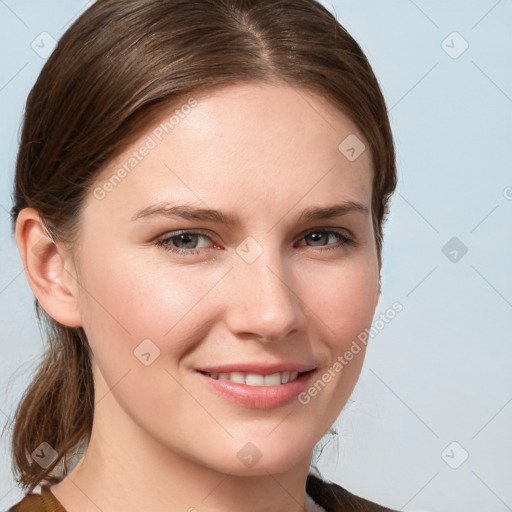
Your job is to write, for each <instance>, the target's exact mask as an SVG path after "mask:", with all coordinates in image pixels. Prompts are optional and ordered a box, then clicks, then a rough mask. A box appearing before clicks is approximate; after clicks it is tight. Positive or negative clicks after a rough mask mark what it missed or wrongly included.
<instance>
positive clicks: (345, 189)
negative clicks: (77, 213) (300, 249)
mask: <svg viewBox="0 0 512 512" xmlns="http://www.w3.org/2000/svg"><path fill="white" fill-rule="evenodd" d="M367 146H368V145H367V143H366V141H365V139H364V137H363V135H362V133H361V132H360V131H359V129H358V128H357V127H356V125H355V124H354V123H353V122H352V121H351V120H350V118H349V117H348V116H346V115H345V114H344V113H343V112H341V111H340V110H339V109H337V108H335V106H334V105H332V104H331V103H330V102H329V101H327V100H326V99H325V98H323V97H321V96H319V95H317V94H313V93H311V92H307V91H305V90H303V89H299V88H295V87H290V86H288V85H270V84H263V83H259V82H255V83H244V84H236V85H230V86H226V87H223V88H221V89H217V90H215V91H214V92H211V91H210V92H203V93H202V94H198V95H194V94H191V95H189V96H187V97H186V98H184V99H183V100H182V102H181V103H179V102H178V103H174V104H173V106H172V107H170V108H168V109H166V110H164V111H162V112H161V115H160V116H158V117H157V118H156V119H155V121H154V122H153V123H152V124H151V125H150V126H149V127H148V128H147V129H146V130H145V131H144V132H143V133H142V134H141V135H140V136H139V137H138V139H137V140H135V141H134V142H133V143H132V144H131V145H130V147H129V148H127V149H126V150H125V151H124V152H123V153H122V154H120V155H119V156H118V157H117V158H116V159H115V160H114V161H112V162H111V163H110V164H109V165H108V166H107V167H106V168H105V169H104V170H103V172H102V173H101V174H100V176H99V177H98V180H97V183H96V185H95V188H97V187H101V188H102V191H105V192H106V193H105V194H104V199H103V200H102V201H100V203H101V205H100V208H102V209H107V210H108V209H109V210H110V214H112V215H116V216H124V218H128V216H130V215H131V214H132V213H133V212H134V211H135V210H137V209H140V208H141V207H144V206H147V204H146V203H149V202H151V203H156V202H163V201H170V202H172V201H174V200H176V201H178V200H179V201H187V202H189V203H190V202H192V203H196V204H198V205H199V204H201V203H202V206H208V207H216V206H219V207H220V206H222V207H223V208H229V209H231V210H239V209H240V208H241V207H242V206H243V205H247V206H248V207H249V208H248V210H250V205H251V204H252V205H254V204H258V208H259V215H264V214H267V213H268V214H270V213H271V212H273V211H276V212H277V211H279V212H280V213H282V211H283V208H284V207H285V206H286V207H290V206H292V205H294V204H297V203H298V202H300V203H301V204H302V206H307V205H309V204H310V203H312V202H316V203H318V202H319V201H323V202H329V201H330V202H334V201H339V200H340V199H343V200H353V201H358V202H366V203H367V204H369V201H370V195H371V181H372V177H373V170H372V159H371V154H370V151H369V149H368V148H367ZM347 149H348V150H349V152H348V153H347ZM354 152H355V157H356V158H354ZM89 199H91V198H89ZM214 203H215V204H214ZM105 213H107V212H105Z"/></svg>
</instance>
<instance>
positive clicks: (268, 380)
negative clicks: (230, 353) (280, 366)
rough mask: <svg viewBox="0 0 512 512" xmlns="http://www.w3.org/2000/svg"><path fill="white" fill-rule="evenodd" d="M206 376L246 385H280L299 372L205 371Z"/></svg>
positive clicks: (295, 377)
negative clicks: (262, 373) (268, 373)
mask: <svg viewBox="0 0 512 512" xmlns="http://www.w3.org/2000/svg"><path fill="white" fill-rule="evenodd" d="M207 375H208V377H211V378H212V379H217V380H229V381H231V382H235V383H237V384H247V385H248V386H280V385H281V384H286V383H287V382H292V381H294V380H295V379H297V377H298V376H299V372H296V371H293V372H280V373H273V374H272V375H259V374H257V373H241V372H232V373H207Z"/></svg>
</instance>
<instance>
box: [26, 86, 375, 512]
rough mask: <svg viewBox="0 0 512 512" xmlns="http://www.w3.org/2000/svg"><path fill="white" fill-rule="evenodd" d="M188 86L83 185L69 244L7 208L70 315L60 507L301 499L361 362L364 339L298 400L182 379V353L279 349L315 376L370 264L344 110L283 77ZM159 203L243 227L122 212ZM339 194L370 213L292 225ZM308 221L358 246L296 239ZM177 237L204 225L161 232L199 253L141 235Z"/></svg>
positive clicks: (362, 181)
mask: <svg viewBox="0 0 512 512" xmlns="http://www.w3.org/2000/svg"><path fill="white" fill-rule="evenodd" d="M194 98H195V99H196V100H197V101H198V104H197V106H196V107H195V108H193V109H192V110H191V112H190V114H188V115H187V116H184V118H183V119H180V122H179V124H178V125H177V126H175V128H174V129H173V130H172V132H170V133H169V134H165V136H164V137H163V138H162V141H157V142H158V145H157V146H156V147H155V148H153V149H151V151H150V152H149V154H148V155H147V156H146V157H144V158H143V159H142V161H141V162H139V163H138V164H137V166H136V167H135V168H134V169H133V171H131V172H130V174H128V175H127V176H126V177H125V178H124V179H123V180H122V181H121V182H120V183H118V184H117V185H116V186H115V187H114V188H113V189H112V190H111V191H110V192H108V193H107V194H106V195H105V197H104V198H102V199H97V198H96V197H95V196H94V194H93V190H94V188H92V189H91V191H90V192H89V194H88V196H87V198H86V202H85V205H84V209H83V211H82V215H81V223H80V231H79V241H78V245H77V246H76V247H74V248H73V250H72V251H71V250H68V249H67V248H66V247H64V246H62V245H61V244H58V243H57V244H54V243H53V242H52V241H51V240H50V239H48V238H47V237H45V236H44V234H45V233H44V228H43V227H42V225H41V222H40V219H39V216H38V214H37V212H36V211H35V210H32V209H25V210H23V211H22V212H21V213H20V216H19V220H18V227H17V233H16V236H17V243H18V246H19V248H20V253H21V255H22V259H23V261H24V264H25V266H26V273H27V278H28V281H29V283H30V285H31V287H32V289H33V291H34V293H35V295H36V296H37V298H38V299H39V301H40V302H41V304H42V306H43V307H44V308H45V310H46V311H47V312H48V313H49V314H50V315H51V316H52V317H53V318H54V319H56V320H57V321H59V322H61V323H63V324H64V325H69V326H83V328H84V330H85V332H86V334H87V337H88V340H89V343H90V346H91V349H92V363H93V371H94V380H95V389H96V404H95V416H94V425H93V432H92V437H91V442H90V445H89V447H88V450H87V452H86V455H85V456H84V458H83V459H82V460H81V462H80V463H79V465H78V466H77V467H76V468H75V469H74V470H73V471H72V472H71V473H70V474H69V475H68V476H67V477H66V478H64V480H63V481H62V482H60V483H59V484H56V485H55V486H54V487H52V492H53V493H54V495H55V496H56V497H57V499H58V500H59V501H60V502H61V503H62V504H63V506H64V507H65V508H66V509H67V510H68V511H69V512H89V511H94V512H97V511H98V509H100V510H101V511H102V512H114V511H117V510H119V509H120V508H122V509H123V511H124V512H132V511H133V512H135V511H137V512H139V511H140V510H147V511H154V512H156V511H162V510H168V511H185V510H194V509H196V510H198V511H199V512H201V511H203V510H208V511H209V512H221V511H222V512H229V511H239V510H242V509H243V510H246V511H249V512H256V511H261V512H263V511H266V512H268V511H284V510H286V511H299V510H303V506H304V489H305V482H306V477H307V474H308V470H309V464H310V458H311V454H312V451H313V448H314V446H315V444H316V443H317V442H318V441H319V440H320V439H321V437H322V436H323V435H324V434H325V433H326V431H327V430H328V429H329V427H330V426H331V425H332V424H333V422H334V421H335V420H336V418H337V416H338V415H339V413H340V411H341V409H342V408H343V406H344V405H345V403H346V401H347V399H348V398H349V396H350V394H351V392H352V390H353V388H354V386H355V384H356V381H357V379H358V376H359V374H360V371H361V366H362V363H363V359H364V352H365V350H364V348H365V347H364V345H362V350H361V351H360V352H359V353H358V354H357V355H356V356H354V358H353V359H352V360H351V361H350V363H348V364H347V365H346V366H344V368H343V370H342V371H340V372H338V373H337V374H336V377H335V378H333V379H332V380H331V382H329V384H328V385H326V386H325V387H324V389H323V390H322V391H321V392H319V393H318V394H317V395H316V396H315V397H313V398H311V400H310V401H309V403H307V404H302V403H300V402H299V401H298V400H296V399H295V400H292V401H291V402H290V403H287V404H285V405H283V406H280V407H276V408H273V409H267V410H263V411H262V410H260V409H250V408H246V407H243V406H240V405H237V404H234V403H232V402H229V401H227V400H226V399H224V398H222V397H219V396H218V395H217V394H215V393H213V392H212V391H211V390H210V389H209V388H208V387H207V386H206V385H205V384H204V383H203V382H202V381H201V379H199V378H198V374H197V372H195V370H194V368H196V367H197V366H200V365H207V364H221V363H234V362H239V361H244V362H247V361H258V362H262V363H272V362H275V361H278V360H287V361H293V362H295V363H300V362H302V363H307V364H313V365H314V366H315V367H316V370H315V374H314V376H312V377H311V379H312V380H311V382H315V381H316V380H317V379H318V378H321V376H322V374H325V372H326V371H327V370H328V368H329V367H332V365H333V363H334V362H335V361H336V358H337V357H338V356H340V355H342V354H343V353H344V352H345V351H346V350H347V349H348V348H349V347H350V345H351V343H352V341H353V340H354V339H356V337H357V335H358V334H359V333H360V332H361V331H363V330H364V329H365V328H367V327H369V326H370V325H371V322H372V318H373V315H374V311H375V307H376V305H377V301H378V297H379V293H380V289H379V272H380V268H379V264H378V257H377V249H376V244H375V238H374V228H373V225H372V220H371V213H370V211H371V210H370V209H371V193H372V175H373V174H372V173H373V170H372V159H371V154H370V151H368V150H366V151H364V152H363V153H362V154H361V155H360V156H359V157H358V158H357V159H356V160H355V161H353V162H351V161H349V160H348V159H347V158H346V157H345V156H344V155H343V154H342V153H340V151H339V150H338V145H339V144H340V143H341V142H342V141H343V140H344V139H345V138H346V137H347V136H348V135H350V134H356V135H357V136H358V137H359V139H361V140H362V141H364V140H365V139H364V137H363V135H362V134H361V133H360V132H359V130H358V129H357V128H356V126H355V125H354V124H353V123H352V122H351V121H350V119H349V118H348V117H347V116H345V115H344V114H343V113H342V112H340V111H338V110H336V109H335V108H333V107H332V106H331V105H330V104H329V103H328V102H327V101H326V100H325V99H323V98H322V97H319V96H317V95H313V94H311V93H307V92H306V91H304V90H300V89H294V88H291V87H290V86H288V85H286V84H275V85H270V84H263V83H258V82H253V83H245V84H237V85H230V86H228V87H224V88H222V89H219V90H216V91H215V92H210V93H208V94H206V93H204V94H202V95H197V96H194ZM176 108H179V105H178V107H176V106H175V105H174V106H173V108H172V109H169V110H168V111H165V112H162V117H161V118H160V119H157V120H156V121H155V123H154V124H153V125H152V126H150V127H149V128H148V129H147V130H145V131H144V133H143V134H141V136H140V137H139V138H138V139H137V140H135V141H134V142H133V144H132V145H131V146H130V147H129V148H127V150H126V152H124V153H123V154H121V155H119V156H118V157H117V158H116V159H115V160H114V161H113V162H111V163H110V164H109V165H108V166H107V167H106V168H105V169H104V170H103V172H102V173H101V175H100V176H99V177H98V181H97V185H98V186H100V187H101V186H103V185H104V184H105V182H106V180H108V179H109V178H110V177H111V176H112V175H113V173H115V172H116V170H117V169H119V168H120V167H121V166H122V165H123V164H124V163H125V162H126V161H127V160H128V158H130V156H132V154H133V152H134V151H137V150H138V149H139V148H140V147H141V146H142V145H143V144H144V143H145V141H147V137H148V135H150V136H151V134H152V133H153V130H154V129H155V128H156V127H158V126H159V124H160V123H161V122H162V120H165V119H169V116H170V115H171V114H172V112H174V110H175V109H176ZM153 138H154V139H155V140H157V139H156V138H155V137H154V136H153ZM365 144H366V142H365ZM165 201H167V202H172V205H176V204H185V203H186V204H190V205H193V206H196V207H202V208H215V209H219V210H223V211H225V212H232V213H236V214H237V215H238V216H239V217H240V219H241V225H240V226H239V227H236V228H230V227H228V226H225V225H223V224H219V223H215V222H213V221H203V220H201V221H197V220H184V219H179V218H165V217H163V216H160V217H158V216H154V217H148V218H144V219H140V220H138V221H132V220H131V217H132V216H133V215H134V213H135V212H136V211H138V210H141V209H144V208H146V207H148V206H150V205H153V204H156V203H161V202H165ZM344 201H354V202H358V203H361V204H362V205H364V206H366V207H367V209H368V212H363V211H352V212H349V213H347V214H346V215H344V216H340V217H335V218H331V219H322V220H316V221H312V222H308V223H305V224H304V223H299V222H298V220H297V219H298V216H299V214H300V213H301V212H302V211H303V210H304V209H306V208H309V207H316V206H326V205H330V204H332V203H340V202H344ZM320 228H321V229H331V230H334V231H336V230H338V231H340V232H342V233H344V234H350V235H351V236H352V237H353V239H355V240H356V242H357V243H356V245H351V244H348V245H342V244H341V243H340V241H339V238H338V237H336V235H335V234H330V235H329V234H324V236H323V237H319V239H318V238H317V239H315V238H314V237H311V232H314V233H316V232H318V229H320ZM178 230H193V231H196V230H201V232H202V234H206V237H203V236H199V237H197V238H195V237H193V238H192V239H191V240H189V241H185V242H181V245H180V239H179V237H175V238H174V239H173V241H174V244H172V243H171V242H170V241H169V240H168V246H171V247H173V248H182V249H184V250H188V251H192V250H193V249H194V248H196V249H197V248H198V252H197V254H190V253H189V254H175V253H172V252H170V251H168V250H165V249H164V248H163V247H162V246H159V245H157V244H156V240H157V239H162V238H165V236H167V238H168V237H169V235H170V234H172V233H173V232H176V231H178ZM174 235H175V233H174ZM306 235H309V236H306ZM247 237H252V239H254V240H252V239H251V243H252V244H253V245H252V246H250V247H252V249H251V251H254V250H257V249H255V247H256V248H257V247H260V249H261V250H262V252H261V254H260V255H259V256H258V257H257V258H256V259H255V260H254V261H253V262H252V263H248V262H247V261H245V260H244V259H243V258H242V257H241V256H240V255H239V253H238V252H237V248H238V247H240V246H241V244H242V242H243V241H244V240H245V239H246V238H247ZM317 237H318V235H317ZM315 240H316V241H315ZM254 241H257V244H259V246H258V245H257V244H256V245H254V244H255V242H254ZM187 244H188V245H187ZM326 248H332V249H333V250H326ZM258 250H259V249H258ZM144 339H150V340H151V342H152V343H153V344H154V345H155V346H157V347H158V349H159V350H160V355H159V356H158V357H157V358H156V359H154V361H153V362H152V363H151V364H150V365H149V366H145V365H144V364H142V363H141V361H140V360H139V359H138V358H137V357H135V356H134V350H136V348H137V347H138V346H139V344H140V343H141V342H142V340H144ZM248 442H250V443H252V444H253V445H254V446H256V447H257V449H258V450H259V452H260V453H261V459H260V460H259V461H258V462H257V463H256V464H255V465H254V466H252V467H247V466H246V465H245V464H243V463H242V462H241V460H240V459H239V458H238V457H237V452H238V451H239V450H240V449H241V448H242V447H244V446H245V445H246V444H247V443H248ZM248 497H250V498H249V499H248ZM120 504H122V507H120ZM192 507H194V508H193V509H192Z"/></svg>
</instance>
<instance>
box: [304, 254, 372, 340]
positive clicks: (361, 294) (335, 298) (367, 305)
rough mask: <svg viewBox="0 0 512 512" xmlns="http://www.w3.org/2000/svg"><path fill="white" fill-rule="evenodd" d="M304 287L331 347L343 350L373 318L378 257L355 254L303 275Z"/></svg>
mask: <svg viewBox="0 0 512 512" xmlns="http://www.w3.org/2000/svg"><path fill="white" fill-rule="evenodd" d="M363 256H364V255H363ZM304 275H305V276H306V275H307V273H306V274H304ZM312 282H315V287H312V286H311V283H312ZM301 287H302V289H303V290H304V292H303V296H304V297H305V302H306V304H308V306H309V307H310V309H311V311H312V312H313V313H314V314H315V317H316V318H317V323H319V322H320V323H321V324H322V325H323V326H324V328H325V331H324V332H325V333H326V336H327V338H328V339H329V340H330V344H331V346H332V348H333V349H336V350H343V349H344V346H345V345H346V344H347V343H348V344H350V343H351V341H352V340H353V339H355V338H357V336H358V335H359V334H360V333H361V332H362V331H364V330H365V329H366V328H367V327H368V326H369V325H370V324H371V321H372V319H373V315H374V312H375V307H376V305H377V300H378V289H379V288H378V287H379V273H378V266H377V262H376V259H374V258H371V257H361V258H354V259H353V260H350V261H347V262H346V264H341V265H338V266H333V267H332V268H331V269H325V268H324V269H322V271H321V272H319V271H317V272H316V274H315V275H314V276H313V274H312V273H310V274H309V277H307V278H306V277H304V278H303V282H302V285H301Z"/></svg>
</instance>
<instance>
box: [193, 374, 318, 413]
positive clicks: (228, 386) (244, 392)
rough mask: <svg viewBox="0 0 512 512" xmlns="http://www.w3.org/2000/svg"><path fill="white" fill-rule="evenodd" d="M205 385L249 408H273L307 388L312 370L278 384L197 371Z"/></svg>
mask: <svg viewBox="0 0 512 512" xmlns="http://www.w3.org/2000/svg"><path fill="white" fill-rule="evenodd" d="M197 373H198V375H199V376H200V378H201V379H202V380H203V381H204V382H205V384H206V385H208V386H210V389H212V390H213V391H214V392H215V393H217V394H218V395H220V396H222V397H224V398H226V399H227V400H230V401H231V402H234V403H236V404H238V405H242V406H243V407H248V408H250V409H273V408H275V407H280V406H282V405H285V404H287V403H288V402H291V401H292V400H293V399H295V398H297V396H298V395H299V394H300V393H301V392H302V391H304V390H305V389H306V388H307V384H308V382H309V380H310V378H311V375H312V374H313V373H314V372H312V371H311V372H307V373H304V374H302V375H301V376H300V377H298V378H297V379H295V380H294V381H292V382H287V383H286V384H280V385H279V386H249V385H247V384H238V383H236V382H231V381H229V380H219V379H212V378H211V377H208V375H205V374H204V373H200V372H197Z"/></svg>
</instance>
